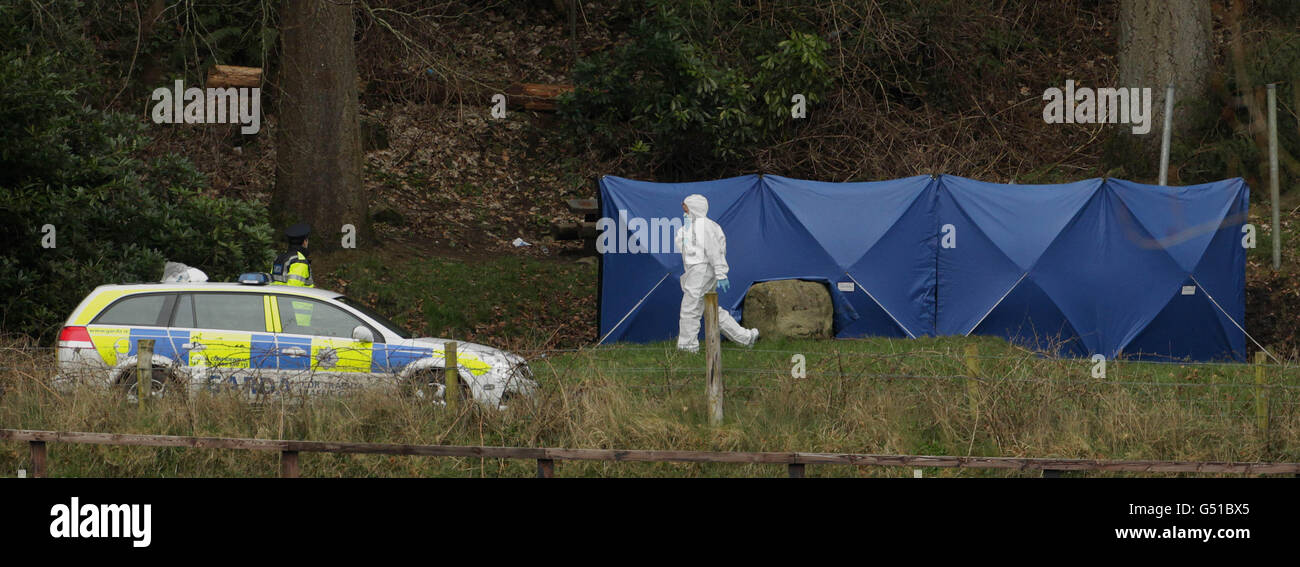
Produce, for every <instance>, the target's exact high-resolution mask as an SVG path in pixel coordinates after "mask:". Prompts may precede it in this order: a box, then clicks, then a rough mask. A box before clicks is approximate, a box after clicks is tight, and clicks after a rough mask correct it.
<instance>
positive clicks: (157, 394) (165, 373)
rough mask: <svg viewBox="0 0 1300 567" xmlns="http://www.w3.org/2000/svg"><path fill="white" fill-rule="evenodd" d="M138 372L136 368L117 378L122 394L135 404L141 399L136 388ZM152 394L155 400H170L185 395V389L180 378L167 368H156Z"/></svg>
mask: <svg viewBox="0 0 1300 567" xmlns="http://www.w3.org/2000/svg"><path fill="white" fill-rule="evenodd" d="M135 384H136V370H135V369H134V368H131V369H128V370H125V371H123V372H122V374H121V375H119V376H118V378H117V385H118V387H119V388H121V391H122V394H123V395H124V396H125V397H126V399H127V401H129V402H135V401H136V400H138V399H139V396H138V394H137V393H138V392H139V389H137V388H136V385H135ZM149 385H150V390H149V392H150V394H151V395H152V397H153V398H155V399H156V398H169V397H173V396H178V395H184V390H185V389H184V387H182V386H181V383H180V378H178V377H177V376H176V374H175V373H173V372H171V371H170V370H168V369H167V368H166V367H162V366H154V367H153V370H152V372H151V373H150V384H149Z"/></svg>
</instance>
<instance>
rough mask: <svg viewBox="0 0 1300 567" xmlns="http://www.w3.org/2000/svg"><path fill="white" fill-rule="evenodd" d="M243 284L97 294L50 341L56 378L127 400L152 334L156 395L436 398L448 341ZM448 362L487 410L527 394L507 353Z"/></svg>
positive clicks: (520, 363)
mask: <svg viewBox="0 0 1300 567" xmlns="http://www.w3.org/2000/svg"><path fill="white" fill-rule="evenodd" d="M250 275H251V276H256V275H257V274H249V275H246V276H250ZM241 281H248V282H250V283H207V282H204V283H144V284H121V285H102V286H99V287H97V288H95V290H94V291H92V292H91V293H90V295H88V296H86V298H85V299H84V300H82V302H81V304H80V305H78V306H77V308H76V310H75V311H73V312H72V316H70V317H68V320H67V323H66V324H65V326H64V327H63V330H62V332H61V333H60V335H59V345H58V358H59V378H58V379H57V380H58V383H59V384H61V385H67V384H71V383H74V382H76V381H81V380H89V381H92V382H95V383H101V384H107V385H110V386H116V387H121V388H123V390H124V393H125V394H126V395H128V396H129V397H134V392H135V391H136V389H135V387H134V385H135V382H136V378H135V376H136V371H135V368H136V364H137V349H138V344H139V340H140V339H153V340H154V349H153V360H152V367H153V384H152V386H153V389H152V392H154V395H155V396H159V395H165V394H167V393H168V392H169V391H172V392H174V391H176V390H178V389H180V390H182V391H189V392H197V391H202V390H205V389H206V390H209V391H219V390H234V391H239V392H245V393H247V394H248V395H250V396H256V397H265V396H274V395H285V394H291V393H300V392H301V393H325V392H341V391H346V390H349V389H352V388H357V387H364V386H369V385H379V384H389V385H398V386H401V387H403V388H406V389H407V391H410V392H414V393H416V394H417V395H421V396H432V397H433V398H434V400H435V401H438V402H441V400H442V399H444V394H445V382H446V381H445V378H444V372H445V363H444V362H445V361H444V359H443V345H444V344H445V343H446V342H449V341H448V340H447V339H437V338H413V337H412V336H411V335H410V333H408V332H407V331H405V330H403V329H402V328H401V327H400V326H398V325H396V324H394V323H392V322H391V321H389V320H388V319H387V318H385V317H384V316H382V315H380V314H378V313H376V312H374V311H373V310H371V309H370V308H368V307H366V306H364V305H362V304H361V303H358V302H356V301H354V300H352V299H349V298H347V297H344V296H343V295H342V294H340V293H336V292H333V291H326V290H322V289H315V288H304V287H292V286H268V285H264V280H263V279H259V278H256V277H250V278H247V280H245V277H241ZM456 361H457V366H458V371H459V372H458V374H457V376H459V378H460V384H461V387H462V389H463V391H464V392H465V393H466V394H468V395H472V396H473V399H475V400H477V401H478V402H479V403H481V404H483V405H486V406H488V407H500V406H502V405H504V404H505V403H506V402H508V401H509V399H510V398H511V397H513V396H518V395H532V394H533V393H534V392H535V390H536V387H537V384H536V382H534V380H533V375H532V371H531V370H530V369H529V368H528V364H527V362H526V361H525V360H524V359H523V358H522V357H520V356H518V355H516V354H512V353H508V352H505V351H501V350H498V349H495V348H492V347H488V346H484V345H480V344H474V343H463V342H462V343H458V346H457V350H456ZM417 386H423V387H417ZM169 389H170V390H169ZM466 397H468V396H466Z"/></svg>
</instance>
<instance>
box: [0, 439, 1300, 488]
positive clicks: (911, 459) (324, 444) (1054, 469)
mask: <svg viewBox="0 0 1300 567" xmlns="http://www.w3.org/2000/svg"><path fill="white" fill-rule="evenodd" d="M0 440H9V441H20V442H22V441H25V442H27V443H28V444H29V445H30V447H31V458H32V475H33V476H35V477H38V478H39V477H44V476H46V474H47V471H48V467H49V464H48V462H47V460H46V445H47V444H48V443H86V444H92V445H131V446H140V447H191V448H197V449H237V450H248V451H279V452H280V476H282V477H287V478H294V477H297V476H298V473H299V468H298V454H299V453H304V452H305V453H359V454H372V455H375V454H378V455H410V456H424V457H481V458H487V459H531V460H536V461H537V476H539V477H543V478H549V477H552V476H554V475H555V461H618V462H651V463H669V462H673V463H748V464H770V465H786V471H787V473H788V474H789V475H790V477H792V478H800V477H803V476H804V472H805V467H806V466H807V465H853V466H881V467H943V468H964V469H1006V470H1020V471H1043V473H1044V475H1043V476H1049V477H1050V476H1057V475H1059V473H1060V472H1062V471H1107V472H1135V473H1224V474H1292V475H1298V476H1300V463H1248V462H1192V461H1098V460H1088V459H1028V458H1012V457H935V456H913V455H866V454H856V453H784V452H769V453H760V452H730V451H729V452H715V451H644V450H619V449H548V448H529V447H477V446H456V445H402V444H393V443H338V442H332V441H285V440H271V439H237V438H226V437H181V436H173V435H134V434H120V433H80V432H59V431H33V430H26V429H0Z"/></svg>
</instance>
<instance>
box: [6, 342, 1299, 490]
mask: <svg viewBox="0 0 1300 567" xmlns="http://www.w3.org/2000/svg"><path fill="white" fill-rule="evenodd" d="M971 344H975V345H977V348H978V358H976V359H974V360H977V361H978V372H977V375H978V376H979V377H980V380H978V381H977V382H976V386H975V387H974V388H972V387H970V386H969V385H968V381H967V380H966V379H965V378H964V376H965V375H967V374H969V372H968V371H967V368H968V366H967V364H968V360H969V359H966V358H965V357H964V354H965V348H966V347H967V346H968V345H971ZM24 353H25V351H24ZM796 353H797V354H803V355H804V359H805V364H806V377H804V378H801V379H800V378H794V377H792V375H791V374H792V373H791V369H792V362H791V359H792V357H793V355H794V354H796ZM530 354H531V356H532V357H534V360H533V363H532V365H533V368H534V372H535V373H536V374H537V377H538V380H539V382H540V383H541V385H542V391H541V393H540V394H539V396H538V397H537V398H536V399H535V400H532V401H530V402H527V403H517V404H515V405H514V406H512V407H511V408H509V409H508V410H506V411H501V412H497V411H485V410H481V409H479V408H476V407H470V408H467V409H466V410H464V411H462V412H461V413H459V414H452V413H451V412H448V411H445V410H442V409H440V408H437V407H431V406H428V405H424V404H421V403H418V402H415V401H412V400H409V399H406V398H403V397H400V396H396V395H394V394H392V393H390V392H385V391H371V392H363V393H358V394H354V395H348V396H340V397H330V398H315V399H305V398H289V399H282V400H278V401H275V402H270V403H264V404H261V405H255V404H250V403H247V402H245V401H243V400H242V399H240V398H237V397H233V396H231V395H229V394H206V393H205V394H200V395H194V396H190V397H188V399H184V400H164V401H162V402H160V403H157V404H156V405H154V406H152V407H147V408H146V409H144V410H143V411H141V410H137V408H136V407H134V406H132V405H129V404H127V403H126V402H124V401H122V400H121V399H120V397H119V396H117V395H115V394H114V393H113V392H108V391H101V390H97V389H92V388H85V389H80V390H77V391H74V392H70V393H58V392H54V391H52V390H50V389H49V388H48V387H47V386H46V382H45V380H46V378H47V377H46V376H44V375H42V374H41V373H40V372H15V371H13V370H12V369H13V368H18V367H20V366H21V364H19V363H22V362H24V360H19V359H18V358H16V357H18V356H20V355H19V354H15V352H13V351H11V352H10V353H9V355H8V358H9V361H8V362H7V363H6V367H7V368H10V369H11V370H10V371H8V372H6V373H5V374H4V377H5V378H4V380H5V393H4V395H3V398H0V426H3V427H21V428H28V429H52V430H72V431H98V432H120V433H152V434H169V435H200V436H228V437H259V438H283V439H308V440H320V441H359V442H388V443H428V444H438V443H443V444H457V445H480V444H482V445H498V446H523V447H574V448H623V449H680V450H727V451H818V452H857V453H897V454H914V455H919V454H931V455H980V456H1021V457H1062V458H1100V459H1179V460H1243V461H1256V460H1270V461H1297V460H1300V435H1297V433H1300V396H1297V392H1298V391H1300V372H1297V370H1296V369H1294V368H1290V369H1283V368H1279V367H1270V368H1266V372H1265V374H1264V376H1265V380H1266V382H1267V383H1268V384H1269V387H1268V388H1267V391H1268V393H1269V395H1268V407H1269V412H1270V414H1269V430H1268V434H1267V436H1264V435H1261V433H1260V432H1259V431H1258V430H1257V426H1256V423H1257V417H1258V416H1257V413H1256V398H1255V392H1256V389H1255V374H1254V370H1253V369H1252V368H1251V367H1248V366H1242V365H1170V364H1140V363H1124V362H1111V363H1110V364H1109V365H1108V368H1107V373H1106V377H1105V379H1099V378H1094V377H1093V376H1092V374H1091V369H1092V365H1091V363H1090V362H1088V361H1082V360H1053V359H1043V358H1040V357H1037V356H1035V355H1033V354H1031V353H1027V352H1024V351H1020V350H1018V349H1014V348H1011V347H1008V346H1007V345H1005V343H1002V342H1001V341H998V340H996V339H952V338H946V339H922V340H916V341H897V340H887V339H873V340H860V341H826V342H811V341H802V342H776V341H770V342H765V344H763V345H762V347H761V348H759V349H755V350H745V349H733V348H730V345H728V348H727V349H724V371H725V377H726V382H727V386H728V390H727V420H726V423H725V424H724V425H723V426H721V427H716V428H713V427H710V426H709V425H708V421H707V417H706V414H705V398H704V386H703V373H702V365H703V358H702V356H701V355H691V354H685V353H678V352H676V351H675V350H674V349H672V348H671V345H669V344H666V343H665V344H657V345H645V346H621V347H613V348H602V349H596V350H584V351H552V352H549V353H543V352H532V353H530ZM21 356H27V355H26V354H22V355H21ZM39 356H48V354H42V355H39ZM39 356H38V359H36V360H31V359H30V358H29V359H27V362H31V363H34V364H35V365H36V366H39V362H40V360H39ZM972 402H973V403H972ZM26 461H27V456H26V447H25V445H23V444H19V443H3V444H0V471H3V474H5V475H12V474H14V472H15V471H16V470H17V469H18V468H20V467H25V466H28V465H27V464H26ZM50 462H51V469H52V471H53V474H54V475H56V476H151V477H152V476H271V475H273V474H275V472H276V471H277V456H276V455H275V454H272V453H266V454H263V453H257V452H241V451H226V450H199V449H151V448H129V447H96V446H89V445H85V446H83V445H64V444H54V445H52V446H51V448H50ZM534 466H535V464H534V463H532V462H530V461H498V460H491V459H488V460H483V459H452V458H438V459H433V458H411V457H382V456H353V455H323V454H304V455H303V456H302V467H303V474H304V476H416V475H418V476H529V475H531V474H533V473H534ZM557 472H558V474H559V475H561V476H780V475H783V474H784V470H783V469H782V467H773V466H750V465H696V464H645V463H594V462H593V463H583V462H563V463H560V464H559V465H558V467H557ZM809 474H810V475H813V476H860V475H865V476H882V475H910V474H911V471H910V470H903V469H897V470H896V469H883V468H881V469H872V468H855V467H847V466H819V467H810V468H809ZM927 474H928V475H937V476H948V475H1007V474H1009V475H1017V474H1022V473H1015V472H980V471H952V470H941V469H936V470H930V471H927Z"/></svg>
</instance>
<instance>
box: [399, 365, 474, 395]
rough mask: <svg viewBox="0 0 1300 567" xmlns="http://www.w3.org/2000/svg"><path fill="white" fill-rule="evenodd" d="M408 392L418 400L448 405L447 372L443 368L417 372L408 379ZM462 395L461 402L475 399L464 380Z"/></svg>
mask: <svg viewBox="0 0 1300 567" xmlns="http://www.w3.org/2000/svg"><path fill="white" fill-rule="evenodd" d="M421 386H423V387H421ZM406 391H407V393H408V394H410V395H412V396H414V397H415V398H417V399H426V398H428V399H432V400H433V401H434V402H435V403H439V404H442V403H446V399H447V398H446V391H447V373H446V370H444V369H442V368H426V369H424V370H419V371H417V372H415V373H414V374H412V375H411V377H410V378H409V379H407V384H406ZM460 393H461V395H460V399H461V400H471V399H473V396H472V394H471V392H470V389H469V384H466V383H465V380H464V379H463V378H462V379H461V380H460Z"/></svg>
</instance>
